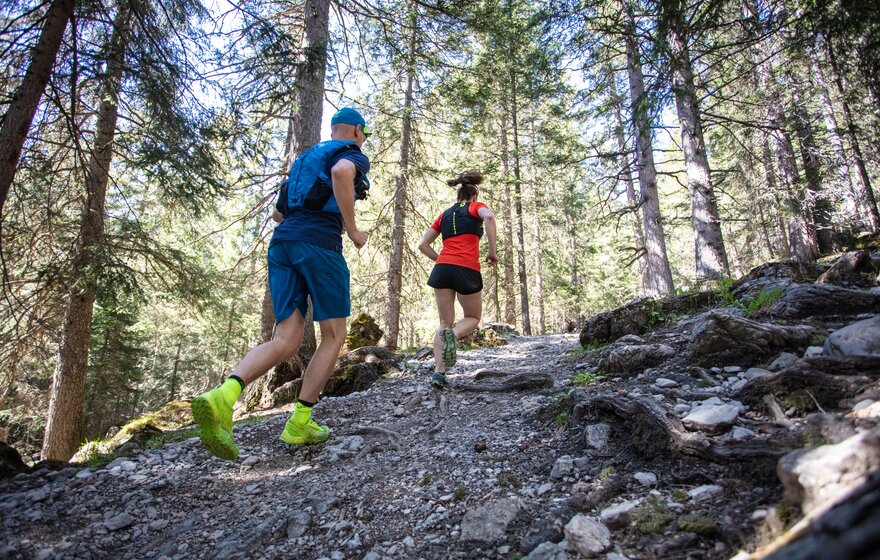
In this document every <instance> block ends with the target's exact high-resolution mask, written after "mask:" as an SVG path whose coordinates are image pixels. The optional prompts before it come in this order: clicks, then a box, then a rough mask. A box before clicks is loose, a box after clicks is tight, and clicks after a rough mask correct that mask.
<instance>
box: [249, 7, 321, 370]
mask: <svg viewBox="0 0 880 560" xmlns="http://www.w3.org/2000/svg"><path fill="white" fill-rule="evenodd" d="M329 18H330V2H329V0H307V1H306V2H305V4H304V6H303V21H304V31H303V37H302V41H301V48H302V54H301V56H300V60H299V61H298V64H297V66H296V72H295V74H294V77H293V79H294V83H296V85H297V87H296V95H295V100H294V106H295V111H296V113H295V114H294V116H293V117H292V118H291V122H290V123H289V128H288V134H287V140H288V145H287V146H285V162H284V169H285V172H286V171H287V170H288V169H290V166H291V165H292V164H293V162H294V160H296V158H297V156H299V155H300V154H302V153H303V152H304V151H306V150H307V149H309V148H310V147H311V146H313V145H314V144H317V143H318V142H320V141H321V116H322V113H323V111H324V79H325V76H326V73H327V41H328V38H329V28H328V22H329ZM312 313H313V312H312V306H311V305H309V310H308V313H306V317H305V328H304V332H303V341H302V346H301V347H300V351H299V354H300V356H302V358H303V361H304V362H308V360H309V359H310V358H311V356H312V355H313V354H314V353H315V349H316V348H317V347H318V343H317V336H316V334H315V324H314V321H313V315H312ZM260 324H261V329H260V330H261V333H260V334H261V339H262V341H263V342H265V341H267V340H270V339H271V338H272V332H273V331H274V328H275V316H274V314H273V311H272V299H271V295H270V294H269V287H268V285H267V286H266V291H265V293H264V295H263V311H262V315H261V319H260ZM282 367H283V366H282ZM286 367H289V364H288V365H287V366H286Z"/></svg>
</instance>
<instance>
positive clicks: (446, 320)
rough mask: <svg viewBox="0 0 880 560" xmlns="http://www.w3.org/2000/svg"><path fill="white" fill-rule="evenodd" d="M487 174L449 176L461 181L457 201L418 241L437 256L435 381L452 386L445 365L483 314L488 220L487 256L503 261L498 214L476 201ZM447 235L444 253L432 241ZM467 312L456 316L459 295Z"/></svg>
mask: <svg viewBox="0 0 880 560" xmlns="http://www.w3.org/2000/svg"><path fill="white" fill-rule="evenodd" d="M482 182H483V174H482V173H480V172H479V171H477V170H476V169H471V170H468V171H465V172H464V173H462V174H460V175H459V176H458V177H456V178H455V179H452V180H449V181H447V184H449V186H451V187H455V186H458V185H460V186H459V187H458V196H457V200H458V201H457V202H456V203H455V204H454V205H452V207H450V208H449V209H448V210H446V211H445V212H443V213H442V214H440V215H439V216H438V217H437V219H436V220H434V223H433V224H431V227H429V228H428V229H427V230H426V231H425V235H423V236H422V240H421V241H419V251H421V252H422V253H424V254H425V255H427V257H428V258H429V259H431V260H432V261H434V262H435V263H436V264H435V265H434V270H432V271H431V276H430V277H429V278H428V285H429V286H431V287H432V288H434V297H435V298H436V299H437V311H438V313H439V315H440V328H439V329H437V332H435V333H434V362H435V364H436V365H435V371H434V375H433V376H432V377H431V385H433V386H434V387H436V388H438V389H443V388H445V387H448V386H449V381H447V379H446V368H447V367H451V366H453V365H455V354H456V349H457V348H456V347H457V343H458V339H459V338H461V337H463V336H466V335H469V334H470V333H472V332H473V331H474V330H475V329H476V328H477V327H478V326H479V324H480V317H481V316H482V315H483V276H482V275H481V274H480V238H481V237H482V236H483V228H484V226H485V229H486V234H487V235H488V236H489V252H488V253H487V254H486V262H487V263H489V264H490V265H492V266H494V265H495V264H496V263H497V262H498V255H497V253H496V251H495V249H496V247H495V231H496V230H495V214H493V213H492V211H491V210H490V209H489V207H488V206H486V205H485V204H483V203H482V202H477V194H478V193H479V191H478V190H477V185H479V184H480V183H482ZM441 234H442V235H443V249H441V251H440V254H439V255H438V254H437V252H436V251H435V250H434V249H433V248H432V247H431V244H432V243H433V242H434V240H435V239H437V237H439V236H440V235H441ZM456 296H458V303H459V304H461V309H462V311H463V312H464V318H462V320H461V321H459V322H457V323H456V322H455V297H456Z"/></svg>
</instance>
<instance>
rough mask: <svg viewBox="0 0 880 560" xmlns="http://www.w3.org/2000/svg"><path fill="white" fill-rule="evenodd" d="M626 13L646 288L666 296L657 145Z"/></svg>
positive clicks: (668, 283) (670, 286) (667, 284)
mask: <svg viewBox="0 0 880 560" xmlns="http://www.w3.org/2000/svg"><path fill="white" fill-rule="evenodd" d="M622 6H623V8H624V9H625V10H626V18H627V28H628V32H627V34H626V67H627V78H628V81H629V98H630V115H631V117H630V118H631V119H632V124H633V130H634V131H635V138H636V169H638V172H639V204H640V205H641V209H642V222H643V226H644V235H645V238H644V246H645V274H644V275H643V277H642V286H643V288H644V290H645V295H647V296H652V297H653V296H663V295H666V294H668V293H670V292H672V291H673V290H674V289H675V286H674V284H673V282H672V270H671V269H670V268H669V258H668V257H667V254H666V236H665V234H664V233H663V223H662V218H661V216H660V198H659V196H658V193H657V169H656V168H655V167H654V146H653V142H652V140H651V122H650V119H649V118H648V108H649V105H648V96H647V94H646V92H645V77H644V75H643V74H642V63H641V56H640V54H639V47H638V43H637V42H636V37H635V22H634V21H633V18H632V12H631V11H629V8H628V6H626V4H625V2H622Z"/></svg>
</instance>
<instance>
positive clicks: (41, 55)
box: [0, 0, 75, 221]
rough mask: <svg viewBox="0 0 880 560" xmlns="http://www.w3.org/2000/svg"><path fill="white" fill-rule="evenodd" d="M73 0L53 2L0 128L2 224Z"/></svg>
mask: <svg viewBox="0 0 880 560" xmlns="http://www.w3.org/2000/svg"><path fill="white" fill-rule="evenodd" d="M74 4H75V2H74V0H53V2H52V4H51V5H50V6H49V11H48V12H47V13H46V19H45V22H44V24H43V29H42V31H40V38H39V39H38V41H37V44H36V46H35V47H34V49H33V52H32V54H31V60H30V63H29V64H28V68H27V70H26V71H25V74H24V79H23V80H22V82H21V85H20V86H19V87H18V90H17V91H16V92H15V94H14V95H13V96H12V101H11V102H10V103H9V107H8V108H7V110H6V114H5V115H3V124H2V125H0V221H2V216H3V206H4V204H5V202H6V197H7V196H8V195H9V188H10V187H11V186H12V180H13V179H14V178H15V170H16V169H17V168H18V161H19V158H20V157H21V149H22V146H24V139H25V137H26V136H27V133H28V131H29V130H30V128H31V123H32V122H33V120H34V114H35V113H36V112H37V107H38V106H39V104H40V99H41V98H42V97H43V92H44V91H45V90H46V84H47V83H49V76H50V74H51V72H52V67H53V66H54V65H55V58H56V57H57V55H58V49H59V48H60V46H61V40H62V39H63V38H64V31H65V30H66V29H67V22H68V21H70V18H71V16H72V15H73V6H74Z"/></svg>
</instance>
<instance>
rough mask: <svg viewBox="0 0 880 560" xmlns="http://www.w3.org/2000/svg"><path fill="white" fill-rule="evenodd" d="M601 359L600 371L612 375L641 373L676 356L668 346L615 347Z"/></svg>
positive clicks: (605, 352)
mask: <svg viewBox="0 0 880 560" xmlns="http://www.w3.org/2000/svg"><path fill="white" fill-rule="evenodd" d="M602 354H603V355H602V356H601V357H600V358H599V369H600V370H602V371H607V372H610V373H628V374H632V373H641V372H642V371H644V369H645V368H649V367H653V366H656V365H659V364H662V363H663V362H665V361H666V360H668V359H669V358H672V357H673V356H675V354H676V352H675V349H674V348H672V347H671V346H667V345H666V344H641V345H636V346H630V345H622V346H620V345H614V347H612V348H609V349H607V350H606V351H604V352H603V353H602Z"/></svg>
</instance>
